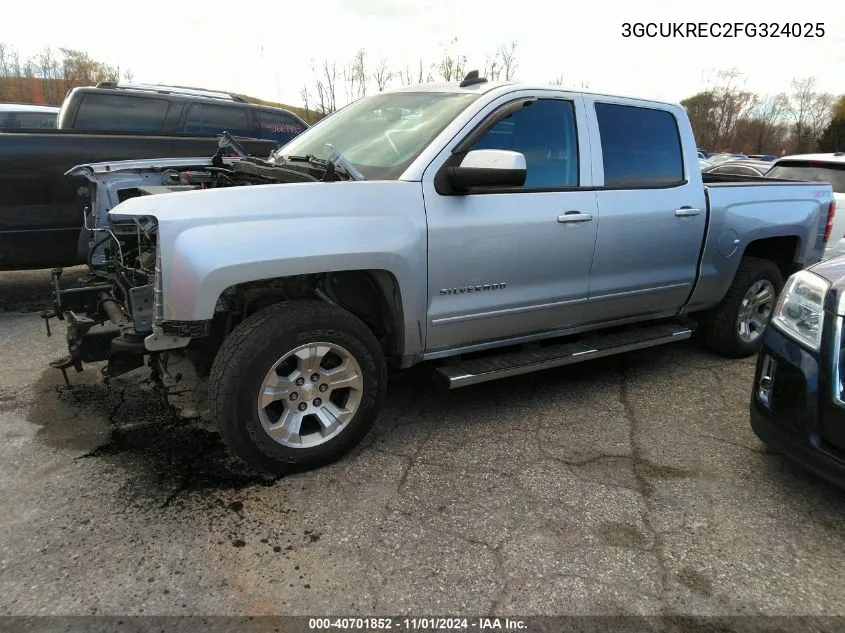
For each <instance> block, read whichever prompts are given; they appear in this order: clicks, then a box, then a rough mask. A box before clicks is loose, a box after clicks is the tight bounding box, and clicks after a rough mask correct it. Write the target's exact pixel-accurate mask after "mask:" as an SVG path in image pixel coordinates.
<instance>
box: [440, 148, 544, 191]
mask: <svg viewBox="0 0 845 633" xmlns="http://www.w3.org/2000/svg"><path fill="white" fill-rule="evenodd" d="M448 169H449V182H450V184H451V185H452V187H453V189H454V190H455V191H456V192H461V191H463V192H465V191H468V190H469V189H471V188H473V187H521V186H522V185H523V184H525V176H526V173H527V172H526V168H525V156H524V155H523V154H521V153H520V152H512V151H509V150H503V149H477V150H473V151H471V152H468V153H467V155H466V156H464V158H463V160H462V161H461V163H460V165H457V166H453V167H449V168H448Z"/></svg>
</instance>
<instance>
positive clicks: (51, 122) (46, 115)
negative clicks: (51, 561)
mask: <svg viewBox="0 0 845 633" xmlns="http://www.w3.org/2000/svg"><path fill="white" fill-rule="evenodd" d="M56 116H57V115H56V114H55V113H53V112H0V128H6V129H12V130H21V129H30V130H43V129H45V128H54V127H56Z"/></svg>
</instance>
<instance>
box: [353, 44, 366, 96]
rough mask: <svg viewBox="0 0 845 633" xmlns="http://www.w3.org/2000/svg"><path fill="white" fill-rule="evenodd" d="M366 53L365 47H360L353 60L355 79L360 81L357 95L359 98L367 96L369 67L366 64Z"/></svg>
mask: <svg viewBox="0 0 845 633" xmlns="http://www.w3.org/2000/svg"><path fill="white" fill-rule="evenodd" d="M365 55H366V53H365V51H364V49H363V48H359V49H358V52H356V53H355V57H354V58H353V60H352V71H353V72H354V73H355V79H356V81H357V83H358V92H357V95H356V96H357V97H358V98H359V99H360V98H361V97H366V96H367V69H366V66H365V64H364V58H365Z"/></svg>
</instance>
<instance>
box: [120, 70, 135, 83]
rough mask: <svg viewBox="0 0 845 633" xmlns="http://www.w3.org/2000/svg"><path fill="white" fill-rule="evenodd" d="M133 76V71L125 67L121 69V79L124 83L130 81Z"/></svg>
mask: <svg viewBox="0 0 845 633" xmlns="http://www.w3.org/2000/svg"><path fill="white" fill-rule="evenodd" d="M134 78H135V73H133V72H132V71H131V70H130V69H128V68H127V69H126V70H124V71H123V81H125V82H126V83H128V84H129V83H132V80H133V79H134Z"/></svg>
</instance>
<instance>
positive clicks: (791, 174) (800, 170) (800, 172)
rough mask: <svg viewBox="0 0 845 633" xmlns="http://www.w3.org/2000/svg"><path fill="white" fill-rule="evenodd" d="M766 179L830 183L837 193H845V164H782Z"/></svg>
mask: <svg viewBox="0 0 845 633" xmlns="http://www.w3.org/2000/svg"><path fill="white" fill-rule="evenodd" d="M766 177H767V178H781V179H783V180H808V181H811V182H829V183H830V184H832V185H833V190H834V191H835V192H836V193H845V163H842V165H825V164H824V163H807V162H780V163H778V164H777V165H775V166H774V167H772V168H771V169H770V170H769V171H768V173H766Z"/></svg>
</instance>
